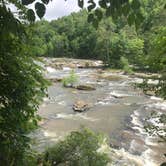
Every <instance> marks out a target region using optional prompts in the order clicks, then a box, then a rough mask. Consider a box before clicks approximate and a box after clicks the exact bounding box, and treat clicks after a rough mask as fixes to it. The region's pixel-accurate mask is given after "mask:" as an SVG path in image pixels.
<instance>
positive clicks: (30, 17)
mask: <svg viewBox="0 0 166 166" xmlns="http://www.w3.org/2000/svg"><path fill="white" fill-rule="evenodd" d="M27 18H28V20H29V21H30V22H34V21H35V13H34V11H33V10H32V9H29V10H28V11H27Z"/></svg>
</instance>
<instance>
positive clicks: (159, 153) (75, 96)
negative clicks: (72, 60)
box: [31, 68, 166, 166]
mask: <svg viewBox="0 0 166 166" xmlns="http://www.w3.org/2000/svg"><path fill="white" fill-rule="evenodd" d="M48 71H49V73H48V74H47V77H49V78H63V77H64V76H66V75H68V74H69V72H70V69H69V68H64V70H59V71H58V70H53V69H51V68H48ZM76 73H77V75H78V76H79V80H80V84H85V83H89V84H92V85H94V86H95V87H96V90H95V91H79V90H75V89H71V88H64V87H62V84H61V83H55V84H53V85H52V86H50V87H49V89H48V94H49V97H48V98H45V99H44V102H43V104H42V105H41V106H40V109H39V114H40V115H41V116H42V117H43V121H42V122H41V127H40V128H39V129H37V130H36V131H35V132H34V133H32V134H31V136H32V137H33V138H35V140H36V142H35V148H36V149H38V150H43V149H44V148H46V147H49V146H51V145H52V144H54V143H55V142H56V141H58V140H59V139H63V138H64V136H65V135H67V134H69V133H70V132H71V131H73V130H78V129H80V127H81V126H85V127H88V128H90V129H92V130H93V131H96V132H101V133H103V134H105V135H107V136H108V137H109V139H110V140H109V141H110V147H111V148H110V151H109V155H110V157H111V158H112V163H111V165H117V166H123V165H128V166H158V165H160V164H161V163H162V162H164V161H165V158H164V155H163V154H164V153H165V152H166V148H165V147H166V145H164V144H163V143H159V142H158V140H157V139H156V138H155V137H151V136H149V135H148V134H147V133H146V132H145V130H144V122H145V118H146V117H147V116H149V115H150V113H151V112H152V111H154V110H155V111H166V103H165V102H164V101H162V100H161V99H158V98H156V97H151V98H150V97H147V96H145V95H144V94H143V93H142V92H141V91H140V90H138V89H135V88H134V87H133V86H132V85H131V83H132V82H133V81H135V80H136V79H133V78H129V77H127V76H123V75H121V77H122V79H121V80H119V81H108V80H104V79H98V78H96V74H97V70H96V69H77V70H76ZM116 75H117V74H116ZM119 75H120V74H119ZM115 96H116V97H115ZM77 100H84V101H86V102H87V103H89V104H90V105H92V107H91V108H90V109H89V110H88V111H86V112H84V113H75V112H74V111H73V109H72V106H73V103H74V102H75V101H77Z"/></svg>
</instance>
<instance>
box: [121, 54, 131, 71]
mask: <svg viewBox="0 0 166 166" xmlns="http://www.w3.org/2000/svg"><path fill="white" fill-rule="evenodd" d="M120 64H121V67H122V68H123V70H124V71H125V73H128V74H131V73H132V72H133V71H132V70H131V68H130V66H129V62H128V59H127V58H125V57H121V58H120Z"/></svg>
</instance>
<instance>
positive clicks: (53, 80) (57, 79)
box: [49, 78, 62, 83]
mask: <svg viewBox="0 0 166 166" xmlns="http://www.w3.org/2000/svg"><path fill="white" fill-rule="evenodd" d="M49 80H50V81H51V82H54V83H57V82H61V81H62V78H50V79H49Z"/></svg>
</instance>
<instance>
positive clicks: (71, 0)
mask: <svg viewBox="0 0 166 166" xmlns="http://www.w3.org/2000/svg"><path fill="white" fill-rule="evenodd" d="M37 1H38V2H40V0H37ZM94 1H95V2H98V0H94ZM35 2H36V1H35ZM87 2H88V0H84V3H85V4H84V6H85V7H86V6H87ZM77 3H78V0H66V1H65V0H52V1H50V2H49V4H48V5H46V13H45V15H44V19H46V20H48V21H51V20H55V19H57V18H60V17H62V16H66V15H69V14H70V13H72V12H78V11H79V10H80V8H79V7H78V4H77ZM96 5H97V3H96ZM9 8H10V9H11V10H12V11H13V12H16V8H15V7H14V5H11V4H10V5H9ZM28 8H32V9H34V3H33V4H31V5H29V6H28ZM37 20H38V17H37Z"/></svg>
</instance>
